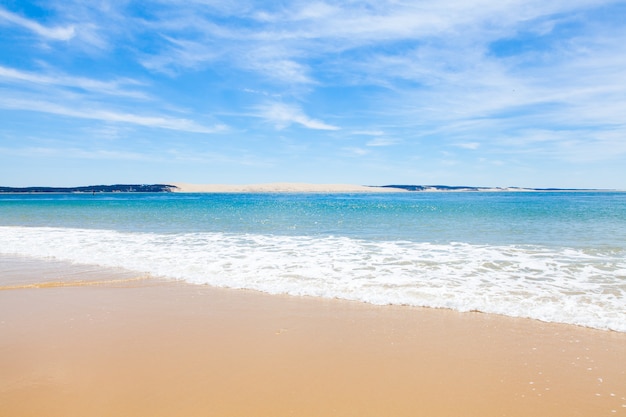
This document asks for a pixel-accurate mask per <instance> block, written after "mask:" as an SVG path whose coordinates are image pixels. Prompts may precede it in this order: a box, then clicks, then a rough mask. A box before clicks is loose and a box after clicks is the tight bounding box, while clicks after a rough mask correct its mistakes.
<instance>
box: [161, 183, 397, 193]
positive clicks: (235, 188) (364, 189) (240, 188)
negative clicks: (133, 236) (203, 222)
mask: <svg viewBox="0 0 626 417" xmlns="http://www.w3.org/2000/svg"><path fill="white" fill-rule="evenodd" d="M168 184H172V185H174V186H176V187H178V188H177V189H174V190H173V191H175V192H181V193H390V192H391V193H398V192H406V190H403V189H400V188H388V187H377V186H366V185H352V184H307V183H291V182H280V183H269V184H247V185H227V184H186V183H168Z"/></svg>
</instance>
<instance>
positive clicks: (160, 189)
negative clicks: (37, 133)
mask: <svg viewBox="0 0 626 417" xmlns="http://www.w3.org/2000/svg"><path fill="white" fill-rule="evenodd" d="M590 190H592V189H581V188H523V187H474V186H450V185H398V184H393V185H382V186H370V185H367V186H362V185H358V186H355V185H345V184H326V185H323V184H297V183H276V184H257V185H246V186H241V185H195V186H194V185H189V184H177V185H171V184H114V185H86V186H80V187H3V186H0V193H5V194H6V193H22V194H25V193H26V194H36V193H92V194H95V193H169V192H368V191H370V192H394V191H403V192H406V191H414V192H420V191H422V192H429V191H430V192H432V191H590Z"/></svg>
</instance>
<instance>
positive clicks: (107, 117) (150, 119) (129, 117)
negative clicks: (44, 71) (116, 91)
mask: <svg viewBox="0 0 626 417" xmlns="http://www.w3.org/2000/svg"><path fill="white" fill-rule="evenodd" d="M0 107H2V108H5V109H12V110H25V111H35V112H41V113H49V114H56V115H59V116H67V117H75V118H79V119H91V120H99V121H103V122H110V123H129V124H134V125H138V126H144V127H151V128H159V129H169V130H178V131H183V132H192V133H216V132H221V131H224V130H226V126H225V125H216V126H204V125H202V124H199V123H197V122H195V121H193V120H189V119H179V118H171V117H163V116H142V115H137V114H132V113H121V112H118V111H112V110H106V109H99V108H81V109H77V108H69V107H66V106H62V105H59V104H56V103H51V102H46V101H32V100H20V99H11V98H8V99H7V98H0Z"/></svg>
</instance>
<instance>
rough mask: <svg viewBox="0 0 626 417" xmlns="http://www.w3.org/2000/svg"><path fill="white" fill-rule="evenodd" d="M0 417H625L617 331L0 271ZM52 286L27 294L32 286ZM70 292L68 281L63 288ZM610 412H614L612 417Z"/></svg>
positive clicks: (625, 365)
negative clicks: (5, 286)
mask: <svg viewBox="0 0 626 417" xmlns="http://www.w3.org/2000/svg"><path fill="white" fill-rule="evenodd" d="M0 272H1V274H0V276H2V277H3V280H4V281H3V282H7V280H9V281H10V280H11V279H12V280H13V281H12V283H13V284H19V283H20V282H21V283H24V284H27V285H31V287H28V288H23V289H12V290H5V291H0V318H1V319H0V335H1V336H0V351H1V352H2V353H3V354H2V355H0V369H2V372H0V404H3V409H4V410H5V413H7V415H12V416H17V417H19V416H26V415H47V416H51V417H55V416H59V417H60V416H64V417H74V416H83V415H95V416H115V415H134V416H171V415H186V416H201V415H202V416H203V415H220V416H241V415H246V416H251V417H254V416H268V415H296V416H305V417H306V416H326V415H338V416H348V415H354V416H380V415H393V416H399V417H401V416H412V415H415V414H416V412H418V413H420V414H424V415H429V416H447V415H464V416H483V417H489V416H494V417H495V416H501V415H508V416H520V417H521V416H528V415H542V416H547V417H557V416H563V415H580V416H602V415H616V414H615V413H620V412H623V411H624V410H625V409H626V334H623V333H617V332H609V331H602V330H594V329H588V328H583V327H578V326H572V325H564V324H557V323H544V322H539V321H536V320H529V319H519V318H511V317H506V316H498V315H490V314H484V313H459V312H455V311H453V310H443V309H441V310H440V309H425V308H415V307H406V306H375V305H369V304H365V303H360V302H352V301H343V300H330V299H318V298H311V297H293V296H280V295H269V294H264V293H258V292H256V291H248V290H232V289H220V288H213V287H209V286H199V285H193V284H187V283H183V282H176V281H165V280H160V279H157V278H149V277H147V278H145V279H139V280H137V279H136V278H137V276H136V274H135V275H133V274H132V273H128V272H127V271H117V270H106V269H100V268H91V267H85V266H78V265H67V264H62V263H53V262H39V261H31V260H29V259H17V258H16V259H14V260H13V261H6V260H5V262H3V263H0ZM43 281H46V282H65V284H64V285H61V286H48V287H38V288H35V287H32V284H33V283H37V282H43ZM68 283H69V284H72V283H74V284H75V285H66V284H68ZM617 415H619V414H617Z"/></svg>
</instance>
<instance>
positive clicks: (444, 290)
mask: <svg viewBox="0 0 626 417" xmlns="http://www.w3.org/2000/svg"><path fill="white" fill-rule="evenodd" d="M0 254H7V255H9V254H10V255H23V256H29V257H35V258H53V259H57V260H64V261H71V262H74V263H82V264H90V265H99V266H104V267H118V268H125V269H128V270H133V271H138V272H142V273H148V274H151V275H154V276H160V277H166V278H169V279H175V280H184V281H187V282H190V283H194V284H209V285H213V286H219V287H228V288H247V289H254V290H259V291H263V292H267V293H272V294H291V295H307V296H318V297H327V298H343V299H350V300H359V301H363V302H367V303H373V304H400V305H411V306H425V307H436V308H450V309H455V310H458V311H482V312H486V313H497V314H503V315H508V316H513V317H528V318H533V319H538V320H543V321H550V322H561V323H569V324H576V325H581V326H587V327H593V328H598V329H606V330H615V331H620V332H626V320H625V317H626V302H625V301H624V300H626V260H625V257H624V253H623V251H622V250H620V249H611V248H606V249H595V250H594V251H590V250H584V249H580V248H549V247H543V246H537V245H501V246H494V245H477V244H468V243H462V242H458V243H455V242H452V243H446V244H434V243H424V242H410V241H367V240H360V239H355V238H349V237H333V236H325V237H316V236H277V235H261V234H235V233H232V234H230V233H214V232H199V233H148V232H120V231H113V230H93V229H74V228H49V227H16V226H15V227H14V226H8V227H0Z"/></svg>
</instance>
